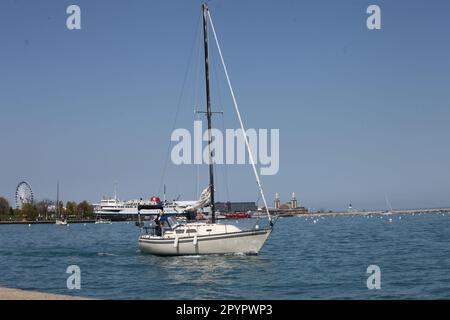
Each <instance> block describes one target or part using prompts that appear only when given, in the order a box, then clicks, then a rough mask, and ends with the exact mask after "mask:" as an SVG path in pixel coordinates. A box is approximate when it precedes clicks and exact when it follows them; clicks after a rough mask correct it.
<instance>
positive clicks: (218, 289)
mask: <svg viewBox="0 0 450 320" xmlns="http://www.w3.org/2000/svg"><path fill="white" fill-rule="evenodd" d="M314 219H315V221H316V222H315V223H314V221H313V218H307V219H306V218H305V217H303V218H296V217H293V218H282V219H280V220H279V221H278V223H277V225H276V227H275V231H274V232H273V235H272V236H271V238H270V239H269V241H268V242H267V243H266V246H265V247H264V248H263V250H262V252H261V253H260V255H259V256H198V257H154V256H150V255H143V254H140V253H139V251H138V248H137V238H138V235H139V232H138V229H137V228H136V227H135V226H134V224H133V223H128V224H127V223H113V224H112V225H95V224H87V225H83V224H73V225H70V226H68V227H64V226H56V225H32V226H31V227H28V226H27V225H13V226H0V270H1V273H0V286H4V287H13V288H20V289H29V290H39V291H44V292H51V293H61V294H72V295H82V296H88V297H95V298H106V299H436V298H439V299H448V298H450V215H449V214H448V213H446V214H416V215H414V216H413V215H393V216H382V217H380V216H377V217H375V216H374V217H370V218H368V217H362V216H358V217H323V218H322V217H316V218H314ZM389 219H392V221H390V220H389ZM239 223H241V224H243V223H245V222H243V221H241V222H239ZM247 223H248V221H247ZM74 264H75V265H78V266H79V267H80V268H81V290H68V289H67V287H66V280H67V277H68V276H69V274H66V273H65V272H66V268H67V267H68V266H69V265H74ZM369 265H378V266H379V267H380V268H381V289H380V290H368V289H367V286H366V281H367V278H368V276H369V275H368V274H366V270H367V267H368V266H369Z"/></svg>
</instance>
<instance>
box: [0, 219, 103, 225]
mask: <svg viewBox="0 0 450 320" xmlns="http://www.w3.org/2000/svg"><path fill="white" fill-rule="evenodd" d="M67 223H68V224H71V223H95V220H92V219H89V220H68V221H67ZM1 224H3V225H7V224H56V220H48V221H0V225H1Z"/></svg>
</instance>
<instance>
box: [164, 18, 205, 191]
mask: <svg viewBox="0 0 450 320" xmlns="http://www.w3.org/2000/svg"><path fill="white" fill-rule="evenodd" d="M200 21H201V16H199V18H198V21H197V27H196V29H195V37H194V41H193V42H192V48H191V52H190V54H189V58H188V64H187V67H186V71H185V73H184V79H183V85H182V86H181V93H180V95H179V97H178V103H177V110H176V112H175V118H174V122H173V125H172V130H171V132H173V131H174V130H175V126H176V124H177V120H178V115H179V113H180V108H181V100H182V99H183V93H184V89H185V87H186V83H187V77H188V73H189V70H190V61H191V60H192V57H193V53H194V48H195V44H196V40H197V38H198V33H199V29H200V28H199V25H200ZM171 145H172V141H169V143H168V145H167V151H166V157H165V160H164V167H163V171H162V173H161V178H160V182H159V188H158V194H160V193H161V188H162V185H163V183H164V178H165V176H166V171H167V164H168V162H169V161H168V160H169V155H170V147H171Z"/></svg>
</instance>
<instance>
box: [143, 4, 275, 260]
mask: <svg viewBox="0 0 450 320" xmlns="http://www.w3.org/2000/svg"><path fill="white" fill-rule="evenodd" d="M202 11H203V40H204V45H203V47H204V55H205V57H204V58H205V80H206V106H207V111H206V115H207V120H208V148H209V186H208V187H207V188H206V189H205V190H204V191H203V192H202V194H201V196H200V199H199V200H198V201H197V202H196V203H195V204H194V205H192V206H191V207H190V208H189V210H198V209H201V208H204V207H209V208H210V212H211V213H210V214H211V222H208V223H180V222H179V221H177V220H176V219H175V217H173V216H169V215H164V206H163V205H162V204H159V209H160V211H161V215H160V216H159V218H158V219H157V220H156V223H157V225H156V227H154V228H144V227H142V223H141V222H140V221H139V226H141V227H142V229H141V230H142V234H141V236H140V237H139V248H140V250H141V251H142V252H144V253H150V254H155V255H163V256H167V255H207V254H234V253H243V254H258V253H259V251H260V250H261V248H262V247H263V245H264V243H265V242H266V240H267V239H268V237H269V236H270V234H271V232H272V229H273V222H272V217H271V215H270V213H269V210H268V206H267V202H266V199H265V196H264V192H263V189H262V186H261V182H260V179H259V175H258V172H257V170H256V165H255V161H254V159H253V155H252V151H251V150H250V146H249V142H248V137H247V136H246V134H245V132H246V131H245V128H244V125H243V122H242V119H241V115H240V112H239V108H238V105H237V102H236V99H235V96H234V92H233V88H232V87H231V82H230V79H229V76H228V71H227V68H226V66H225V63H224V60H223V56H222V52H221V49H220V45H219V42H218V39H217V35H216V32H215V30H214V25H213V22H212V19H211V16H210V13H209V10H208V7H207V5H206V4H203V5H202ZM208 25H210V26H211V30H212V32H213V35H214V39H215V41H216V45H217V50H218V52H219V55H220V58H221V61H222V65H223V68H224V72H225V76H226V78H227V81H228V86H229V89H230V92H231V96H232V98H233V103H234V107H235V110H236V113H237V116H238V119H239V123H240V125H241V129H242V132H243V139H244V140H245V144H246V147H247V151H248V153H249V158H250V162H251V164H252V167H253V171H254V174H255V178H256V182H257V185H258V187H259V191H260V193H261V197H262V200H263V202H264V205H265V210H266V212H267V216H268V220H269V226H268V227H267V228H261V229H260V228H259V226H258V225H255V226H254V228H253V229H251V230H241V229H240V228H238V227H236V226H234V225H231V224H218V223H216V216H215V214H216V212H215V203H214V191H215V190H214V172H213V159H212V150H211V142H212V135H211V128H212V125H211V115H212V111H211V96H210V84H209V58H208V57H209V49H208ZM155 206H158V204H153V205H152V206H151V207H152V209H154V208H155ZM141 209H148V208H147V206H146V205H142V206H139V207H138V212H140V210H141ZM138 216H139V219H140V215H138Z"/></svg>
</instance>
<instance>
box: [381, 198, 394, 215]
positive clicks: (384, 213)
mask: <svg viewBox="0 0 450 320" xmlns="http://www.w3.org/2000/svg"><path fill="white" fill-rule="evenodd" d="M384 199H385V200H386V205H387V207H388V210H387V211H383V212H382V213H381V214H382V215H383V216H389V215H391V214H392V206H391V203H390V202H389V199H388V197H387V195H384Z"/></svg>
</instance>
